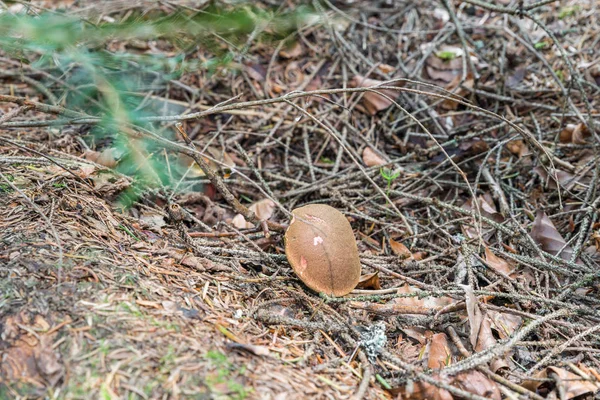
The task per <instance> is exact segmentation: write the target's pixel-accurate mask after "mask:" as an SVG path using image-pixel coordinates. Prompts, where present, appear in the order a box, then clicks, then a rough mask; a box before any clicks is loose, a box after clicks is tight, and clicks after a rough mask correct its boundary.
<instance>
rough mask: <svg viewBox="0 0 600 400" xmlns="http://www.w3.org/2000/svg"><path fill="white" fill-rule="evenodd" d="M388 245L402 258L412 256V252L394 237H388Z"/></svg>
mask: <svg viewBox="0 0 600 400" xmlns="http://www.w3.org/2000/svg"><path fill="white" fill-rule="evenodd" d="M390 247H391V248H392V251H393V252H394V254H395V255H397V256H399V257H402V258H412V253H411V252H410V250H409V249H408V247H406V246H405V245H404V244H402V242H397V241H395V240H394V239H390Z"/></svg>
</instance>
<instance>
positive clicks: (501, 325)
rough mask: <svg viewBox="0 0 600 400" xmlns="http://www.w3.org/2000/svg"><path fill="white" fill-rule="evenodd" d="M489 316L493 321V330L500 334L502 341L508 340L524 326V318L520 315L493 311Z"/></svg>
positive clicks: (488, 312)
mask: <svg viewBox="0 0 600 400" xmlns="http://www.w3.org/2000/svg"><path fill="white" fill-rule="evenodd" d="M487 315H488V317H489V318H490V319H491V321H492V329H494V330H496V332H498V336H500V339H506V338H507V337H509V336H510V335H512V334H513V333H514V332H515V331H516V330H517V329H518V328H519V327H520V326H521V325H522V324H523V318H521V317H520V316H518V315H514V314H509V313H502V312H499V311H492V310H488V311H487Z"/></svg>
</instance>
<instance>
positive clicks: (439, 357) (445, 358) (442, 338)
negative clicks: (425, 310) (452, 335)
mask: <svg viewBox="0 0 600 400" xmlns="http://www.w3.org/2000/svg"><path fill="white" fill-rule="evenodd" d="M450 356H451V353H450V348H449V347H448V338H447V337H446V334H444V333H436V334H435V335H433V336H432V337H431V342H430V343H429V357H428V358H427V368H431V369H442V368H444V367H447V366H448V365H450V361H451V357H450Z"/></svg>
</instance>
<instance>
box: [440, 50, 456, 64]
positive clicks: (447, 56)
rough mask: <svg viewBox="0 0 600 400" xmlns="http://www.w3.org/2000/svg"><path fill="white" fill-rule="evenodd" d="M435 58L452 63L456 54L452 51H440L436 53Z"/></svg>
mask: <svg viewBox="0 0 600 400" xmlns="http://www.w3.org/2000/svg"><path fill="white" fill-rule="evenodd" d="M435 55H436V56H438V58H441V59H442V60H444V61H446V62H448V61H452V60H454V59H455V58H456V53H455V52H453V51H440V52H438V53H436V54H435Z"/></svg>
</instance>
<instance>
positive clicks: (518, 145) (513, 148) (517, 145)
mask: <svg viewBox="0 0 600 400" xmlns="http://www.w3.org/2000/svg"><path fill="white" fill-rule="evenodd" d="M506 148H507V149H508V151H510V152H511V153H513V154H514V155H516V156H518V157H519V158H522V157H524V156H526V155H528V154H529V147H527V144H526V143H525V141H524V140H512V141H510V142H508V143H506Z"/></svg>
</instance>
